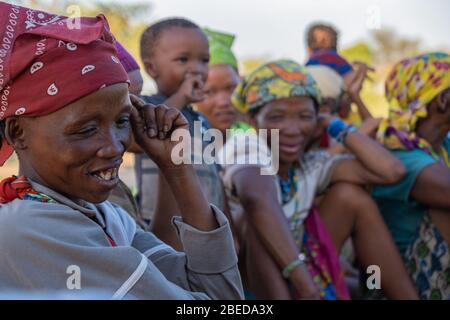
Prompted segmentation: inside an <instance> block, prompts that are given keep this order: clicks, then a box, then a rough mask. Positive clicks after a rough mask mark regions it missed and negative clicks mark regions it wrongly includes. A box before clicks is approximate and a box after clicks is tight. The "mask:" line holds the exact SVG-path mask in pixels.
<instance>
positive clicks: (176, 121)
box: [130, 95, 190, 169]
mask: <svg viewBox="0 0 450 320" xmlns="http://www.w3.org/2000/svg"><path fill="white" fill-rule="evenodd" d="M130 100H131V103H132V104H133V106H134V108H133V110H132V113H131V124H132V127H133V133H134V137H135V139H136V142H137V144H138V145H139V146H140V147H141V148H142V149H143V150H144V151H145V152H146V153H147V154H148V156H149V157H150V158H152V159H153V161H155V163H156V164H157V165H158V166H159V167H160V168H161V169H163V168H171V167H175V166H176V164H175V163H174V162H173V161H172V158H171V155H172V149H173V148H174V146H175V145H177V144H178V143H183V142H179V141H171V135H172V133H173V131H175V130H177V129H184V130H186V131H187V134H189V124H188V121H187V120H186V118H185V117H184V116H183V115H182V114H181V112H180V111H179V110H177V109H175V108H170V107H167V106H165V105H158V106H155V105H152V104H146V103H145V102H144V101H142V100H141V99H140V98H138V97H137V96H135V95H130ZM189 137H190V135H189Z"/></svg>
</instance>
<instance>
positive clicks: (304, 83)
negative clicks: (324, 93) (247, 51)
mask: <svg viewBox="0 0 450 320" xmlns="http://www.w3.org/2000/svg"><path fill="white" fill-rule="evenodd" d="M302 96H307V97H311V98H312V99H313V100H314V101H315V102H316V103H317V105H319V104H320V102H321V96H320V91H319V87H318V86H317V83H316V81H315V80H314V79H313V77H312V76H311V74H310V73H309V72H308V71H307V70H306V69H305V68H304V67H302V66H301V65H299V64H298V63H296V62H294V61H291V60H278V61H273V62H269V63H266V64H264V65H262V66H261V67H259V68H258V69H256V70H255V71H253V72H252V73H251V74H250V75H249V76H247V77H246V78H245V79H244V81H242V82H241V83H240V84H239V85H238V86H237V87H236V89H235V90H234V93H233V96H232V98H231V101H232V102H233V105H234V106H235V107H236V108H237V109H238V110H239V111H241V112H243V113H247V112H249V111H251V110H256V109H258V108H260V107H262V106H264V105H266V104H268V103H270V102H272V101H275V100H280V99H283V98H289V97H302Z"/></svg>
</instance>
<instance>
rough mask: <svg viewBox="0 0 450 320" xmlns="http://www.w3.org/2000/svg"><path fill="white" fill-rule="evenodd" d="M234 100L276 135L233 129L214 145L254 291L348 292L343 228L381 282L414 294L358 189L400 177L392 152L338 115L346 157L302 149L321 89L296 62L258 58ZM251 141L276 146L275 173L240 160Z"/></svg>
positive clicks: (335, 127)
mask: <svg viewBox="0 0 450 320" xmlns="http://www.w3.org/2000/svg"><path fill="white" fill-rule="evenodd" d="M233 102H234V104H235V106H236V107H237V108H238V109H240V110H241V111H243V112H246V113H248V114H249V115H250V119H251V121H252V124H253V125H254V127H255V128H256V129H257V130H260V129H269V131H271V130H272V129H277V130H279V145H274V144H272V138H271V136H273V134H274V133H269V134H268V135H267V141H261V140H259V141H258V136H256V135H247V137H244V135H238V136H236V139H233V140H229V141H228V142H227V144H226V145H225V146H224V148H223V149H222V150H223V151H222V152H220V153H219V158H220V159H222V160H224V163H225V164H224V165H225V173H224V177H223V179H224V184H225V187H226V189H227V194H228V196H229V198H230V206H231V208H232V214H233V215H234V217H235V218H236V220H237V221H238V222H236V225H237V226H240V227H241V228H245V231H242V232H240V235H241V241H242V243H241V245H242V247H241V248H242V251H241V252H242V253H245V257H244V258H245V260H242V262H243V263H245V264H246V266H245V267H244V268H243V269H244V270H245V271H246V272H245V276H244V279H245V281H244V282H246V288H247V289H248V290H249V291H250V292H251V293H253V294H255V295H256V297H257V298H277V299H290V298H292V297H300V298H323V299H336V298H338V299H347V298H348V297H349V296H348V292H347V289H346V287H345V284H344V282H343V276H342V273H341V271H340V268H339V261H338V258H337V251H339V250H340V249H341V246H342V244H343V243H344V242H345V241H346V240H347V238H348V237H350V236H351V237H352V238H353V241H354V245H355V249H356V254H357V258H358V260H359V261H360V263H361V264H362V266H363V267H367V266H369V265H377V266H379V267H380V270H381V273H382V274H381V287H382V289H384V291H385V292H386V294H387V296H388V297H389V298H392V299H414V298H417V294H416V292H415V288H414V287H413V285H412V282H411V280H410V279H409V277H408V274H407V272H406V270H405V268H404V265H403V263H402V260H401V257H400V255H399V253H398V251H397V249H396V247H395V244H394V241H393V240H392V238H391V236H390V234H389V232H388V230H387V228H386V226H385V224H384V222H383V220H382V218H381V216H380V214H379V212H378V209H377V207H376V205H375V203H374V202H373V201H372V200H371V198H370V196H369V195H368V194H367V192H366V191H365V190H364V186H365V185H367V184H374V183H377V184H388V183H394V182H396V181H399V180H400V179H401V178H402V177H403V175H404V174H405V169H404V167H403V166H402V165H401V163H400V161H398V160H396V159H395V158H394V157H392V156H391V155H390V154H389V152H388V151H387V150H386V149H384V148H383V147H382V146H381V145H380V144H378V143H377V142H376V141H374V140H372V139H370V138H368V137H367V136H365V135H363V134H360V133H358V132H355V130H354V128H353V127H351V126H347V125H345V124H344V123H343V122H342V121H341V120H338V119H335V120H333V121H332V122H331V124H330V125H329V132H330V134H331V135H332V136H333V137H336V138H338V140H339V141H340V142H341V143H343V144H344V145H345V146H346V148H347V149H348V150H349V151H350V152H352V153H353V154H354V157H353V156H350V155H348V154H347V155H334V156H332V155H330V154H328V153H327V152H324V151H319V152H308V153H305V151H304V150H305V147H306V146H307V144H308V142H309V140H310V139H311V137H312V135H313V133H314V130H315V126H316V122H317V111H318V110H317V109H318V105H319V104H320V94H319V91H318V89H317V86H316V83H315V82H314V80H313V78H312V77H311V75H310V74H308V73H307V72H306V71H305V69H304V68H303V67H301V66H300V65H298V64H296V63H295V62H292V61H289V60H281V61H276V62H271V63H267V64H265V65H263V66H262V67H260V68H258V69H257V70H255V71H254V72H253V73H252V74H250V75H249V76H248V77H247V78H246V79H245V80H244V81H243V82H242V83H241V84H240V85H238V87H237V88H236V90H235V92H234V95H233ZM239 139H242V140H244V141H246V144H245V145H244V144H242V143H239V142H240V141H239ZM274 141H275V142H274V143H276V139H275V140H274ZM241 142H242V141H241ZM230 143H236V144H237V145H234V146H233V145H231V146H230ZM255 145H258V147H259V151H258V152H259V153H258V154H257V155H256V157H253V158H254V159H257V157H258V156H260V155H261V154H262V155H264V154H265V153H266V151H267V146H269V147H270V148H271V151H272V154H273V155H275V154H276V153H278V155H279V170H278V173H277V175H276V176H273V175H272V176H271V175H261V173H260V170H261V166H262V164H260V163H258V161H256V162H254V163H249V162H245V159H252V156H254V154H251V151H250V150H257V148H256V147H255ZM229 146H230V147H229ZM278 151H279V152H278ZM374 155H376V156H374ZM275 157H276V156H275ZM232 159H234V160H235V161H234V164H233V163H232V161H231V160H232ZM243 160H244V161H243ZM243 162H245V163H246V164H239V163H243ZM236 163H237V164H236ZM323 193H324V194H325V196H324V198H323V200H322V201H321V204H320V205H319V206H318V207H317V208H316V207H314V204H313V201H314V198H315V197H316V196H317V195H319V194H323ZM238 219H239V220H238ZM300 253H301V255H300V256H299V254H300ZM305 260H306V264H304V262H305ZM290 289H294V290H293V291H294V293H292V292H291V290H290Z"/></svg>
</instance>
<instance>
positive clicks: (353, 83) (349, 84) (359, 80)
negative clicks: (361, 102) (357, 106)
mask: <svg viewBox="0 0 450 320" xmlns="http://www.w3.org/2000/svg"><path fill="white" fill-rule="evenodd" d="M355 65H356V67H357V68H356V70H353V71H352V72H350V73H348V74H347V75H345V77H344V82H345V87H346V89H347V92H348V93H349V95H350V97H351V98H352V99H353V100H355V99H356V98H357V97H359V94H360V92H361V89H362V86H363V83H364V80H365V79H370V78H369V77H368V75H367V74H368V72H369V71H375V69H374V68H372V67H370V66H368V65H366V64H364V63H362V62H357V63H355Z"/></svg>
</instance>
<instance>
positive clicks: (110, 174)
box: [94, 168, 119, 181]
mask: <svg viewBox="0 0 450 320" xmlns="http://www.w3.org/2000/svg"><path fill="white" fill-rule="evenodd" d="M118 172H119V169H118V168H112V169H108V170H103V171H98V172H97V173H95V174H94V176H96V177H97V178H99V179H101V180H105V181H109V180H113V179H115V178H117V174H118Z"/></svg>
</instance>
